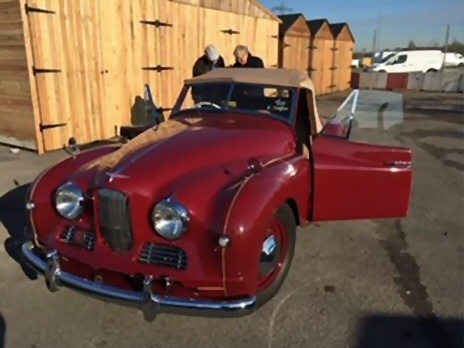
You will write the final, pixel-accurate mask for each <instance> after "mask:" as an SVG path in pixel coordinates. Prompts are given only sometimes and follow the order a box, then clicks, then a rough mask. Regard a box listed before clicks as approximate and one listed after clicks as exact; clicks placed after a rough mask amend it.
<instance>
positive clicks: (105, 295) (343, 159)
mask: <svg viewBox="0 0 464 348" xmlns="http://www.w3.org/2000/svg"><path fill="white" fill-rule="evenodd" d="M314 95H315V93H314V88H313V84H312V82H311V80H310V79H309V78H308V76H307V73H305V72H301V71H296V70H283V69H230V68H225V69H215V70H213V71H211V72H209V73H207V74H205V75H203V76H199V77H196V78H193V79H190V80H187V81H186V82H185V86H184V87H183V89H182V90H181V92H180V95H179V98H178V101H177V103H176V105H175V106H174V108H173V111H172V114H171V116H170V118H169V119H168V120H167V121H165V122H163V123H161V124H160V125H158V126H156V127H153V128H152V129H149V130H146V131H145V132H143V133H142V134H140V135H138V136H137V137H135V138H134V139H132V140H130V141H129V142H128V143H126V144H123V145H121V144H118V145H109V146H102V147H98V148H94V149H91V150H87V151H82V152H79V153H74V154H73V156H71V157H69V158H67V159H65V160H64V161H62V162H61V163H59V164H57V165H55V166H53V167H51V168H50V169H47V170H46V171H45V172H44V173H42V174H41V175H40V176H39V177H38V178H37V179H36V180H35V181H34V182H33V183H32V184H31V187H30V191H29V193H28V196H27V202H26V207H27V209H28V211H29V214H30V220H31V224H32V229H33V231H32V233H31V238H30V241H28V242H26V243H25V244H24V245H23V246H22V254H23V257H24V259H25V261H26V262H27V264H28V265H30V267H32V268H33V269H34V270H35V271H36V272H37V273H38V274H41V275H44V277H45V281H46V285H47V287H48V289H49V290H50V291H52V292H54V291H57V290H59V289H60V288H61V287H68V288H71V289H73V290H77V291H80V292H83V293H85V294H87V295H91V296H94V297H97V298H100V299H103V300H107V301H113V302H117V303H120V304H124V305H127V306H134V307H138V308H141V309H142V311H143V313H144V314H145V318H146V319H147V320H153V319H154V318H155V315H156V314H157V313H160V312H175V313H185V314H193V315H196V314H199V315H213V316H214V315H218V316H241V315H245V314H248V313H250V312H252V311H253V310H255V309H256V308H259V307H260V306H262V305H264V304H265V303H266V302H267V301H269V300H270V299H271V298H273V296H274V295H275V294H276V293H277V292H278V290H279V288H280V287H281V285H282V283H283V282H284V279H285V277H286V275H287V273H288V271H289V268H290V265H291V263H292V259H293V254H294V250H295V243H296V229H297V227H298V226H306V225H308V224H309V223H311V222H323V221H333V220H350V219H374V218H399V217H404V216H406V215H407V212H408V208H409V203H410V195H411V186H412V172H411V151H410V150H409V149H406V148H397V147H390V146H380V145H372V144H365V143H360V142H354V141H352V140H351V139H350V137H351V135H350V134H351V133H352V128H353V119H354V117H353V110H354V109H355V106H356V104H357V99H358V95H359V91H354V92H353V93H352V94H351V95H350V97H349V98H348V100H347V101H346V102H345V103H344V104H343V106H342V107H341V108H340V110H339V112H338V113H337V114H336V115H335V117H334V118H333V120H332V121H330V122H328V123H326V125H325V126H324V127H322V125H321V122H320V120H319V116H318V112H317V108H316V100H315V97H314ZM192 96H194V97H193V98H192ZM192 99H194V100H192ZM343 110H348V112H347V113H346V115H344V116H343V115H341V114H342V113H343Z"/></svg>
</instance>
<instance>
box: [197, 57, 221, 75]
mask: <svg viewBox="0 0 464 348" xmlns="http://www.w3.org/2000/svg"><path fill="white" fill-rule="evenodd" d="M213 67H214V68H224V67H225V64H224V58H222V57H221V56H219V59H218V60H217V61H216V64H213V62H211V61H210V60H209V59H208V58H207V57H206V56H201V57H200V58H198V59H197V61H196V62H195V64H194V65H193V72H192V74H193V77H196V76H200V75H203V74H206V73H207V72H210V71H211V70H213Z"/></svg>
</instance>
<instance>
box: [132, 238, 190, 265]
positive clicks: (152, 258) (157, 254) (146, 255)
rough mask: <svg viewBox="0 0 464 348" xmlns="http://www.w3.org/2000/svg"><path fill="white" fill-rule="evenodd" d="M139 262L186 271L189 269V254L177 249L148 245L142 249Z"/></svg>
mask: <svg viewBox="0 0 464 348" xmlns="http://www.w3.org/2000/svg"><path fill="white" fill-rule="evenodd" d="M139 262H142V263H147V264H150V265H156V266H162V267H167V268H174V269H178V270H184V269H186V268H187V254H186V253H185V251H184V250H182V249H180V248H177V247H173V246H167V245H159V244H154V243H148V244H146V245H145V246H144V247H143V248H142V252H141V253H140V256H139Z"/></svg>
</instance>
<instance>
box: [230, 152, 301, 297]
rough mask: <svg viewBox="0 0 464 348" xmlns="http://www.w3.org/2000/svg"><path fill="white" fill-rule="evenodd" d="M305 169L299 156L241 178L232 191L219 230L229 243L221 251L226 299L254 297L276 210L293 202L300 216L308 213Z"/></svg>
mask: <svg viewBox="0 0 464 348" xmlns="http://www.w3.org/2000/svg"><path fill="white" fill-rule="evenodd" d="M308 167H309V164H308V161H307V160H306V159H304V158H303V157H296V158H292V159H289V160H286V161H279V162H278V163H274V164H270V165H268V166H265V168H264V169H263V170H262V172H260V173H257V174H254V175H251V176H249V177H247V178H245V179H244V180H243V182H242V183H241V185H240V187H239V188H238V190H237V191H236V193H235V196H234V197H233V199H232V201H231V204H230V207H229V211H228V213H227V216H226V219H225V222H224V230H223V235H224V236H227V237H229V238H230V241H231V243H230V246H228V247H226V248H224V249H223V267H224V268H223V275H224V288H225V290H226V293H227V294H228V295H229V296H234V295H244V294H255V292H256V288H257V279H258V272H259V258H260V255H261V249H262V244H263V242H264V238H265V233H266V230H267V228H268V226H270V224H271V222H272V219H273V216H274V214H275V213H276V212H277V210H278V209H279V207H281V206H282V205H283V204H285V203H286V202H288V201H289V200H294V201H295V202H296V206H297V207H298V211H299V212H300V215H301V213H304V212H307V211H308V192H309V175H308ZM303 215H304V214H303Z"/></svg>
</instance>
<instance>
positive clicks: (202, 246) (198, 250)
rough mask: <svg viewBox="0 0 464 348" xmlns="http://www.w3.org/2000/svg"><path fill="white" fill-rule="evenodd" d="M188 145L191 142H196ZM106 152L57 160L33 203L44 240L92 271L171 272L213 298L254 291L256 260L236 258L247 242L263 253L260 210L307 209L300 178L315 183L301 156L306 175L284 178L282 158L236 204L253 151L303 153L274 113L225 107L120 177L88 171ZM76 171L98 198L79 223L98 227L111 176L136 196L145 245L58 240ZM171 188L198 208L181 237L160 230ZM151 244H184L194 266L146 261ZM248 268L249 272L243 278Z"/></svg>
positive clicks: (261, 154) (138, 230)
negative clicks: (158, 208)
mask: <svg viewBox="0 0 464 348" xmlns="http://www.w3.org/2000/svg"><path fill="white" fill-rule="evenodd" d="M185 144H188V149H186V148H185ZM187 150H188V151H187ZM107 152H108V150H107ZM104 153H106V152H105V151H104V150H96V152H95V155H93V153H92V152H90V153H87V154H83V155H80V156H78V157H77V159H76V160H72V159H69V160H66V161H65V162H63V163H61V164H59V165H57V166H56V167H54V168H53V171H52V172H49V173H48V174H47V175H46V178H45V179H44V178H42V179H41V180H40V181H39V182H38V184H37V186H36V188H35V189H34V193H33V196H32V200H33V201H34V202H40V208H39V209H37V210H35V211H34V213H33V220H34V225H35V228H36V231H37V235H38V239H39V240H40V241H42V242H43V243H44V244H46V245H47V246H48V247H50V248H53V249H56V250H57V251H58V252H59V253H60V254H61V255H63V256H64V257H66V258H67V259H69V260H71V261H72V260H78V261H79V263H82V264H85V265H87V266H90V268H89V271H88V272H87V273H88V274H87V275H86V278H92V277H93V276H94V275H95V274H98V275H102V273H101V272H104V271H103V270H107V271H110V272H114V273H116V274H118V273H119V274H124V275H134V274H148V275H153V277H154V278H155V279H156V278H160V277H161V276H169V277H170V278H172V279H173V280H175V281H178V282H180V283H181V284H182V285H183V286H184V287H187V288H191V289H198V288H199V289H204V290H203V293H204V294H205V296H219V297H223V296H224V294H225V293H228V294H229V295H234V296H240V295H247V294H250V293H252V291H253V290H254V289H255V286H256V284H255V279H253V280H251V279H250V278H249V277H248V273H247V272H248V271H249V270H248V268H249V266H248V265H247V264H246V263H244V262H242V261H239V260H240V259H239V258H236V256H235V255H236V253H237V251H238V250H240V249H241V248H245V249H247V248H248V249H250V250H252V249H254V255H253V256H254V257H255V258H258V257H259V252H260V248H259V247H258V246H259V245H260V243H259V242H258V240H259V238H260V237H261V234H260V233H259V229H262V227H263V226H264V223H265V221H266V220H262V219H257V216H259V215H262V214H263V213H265V215H267V212H272V211H274V210H275V209H276V208H277V207H278V205H277V204H282V203H284V202H285V200H286V199H293V200H295V201H296V202H297V204H298V205H299V206H300V207H301V208H302V210H301V212H303V214H304V213H305V212H306V211H307V204H308V196H307V194H305V192H307V189H306V190H301V185H302V184H305V185H306V188H308V180H307V178H308V175H307V168H308V164H307V161H306V160H304V159H303V157H302V156H298V158H299V163H296V164H295V165H296V166H297V168H296V173H297V174H298V175H295V176H294V177H292V178H290V177H289V180H287V179H285V180H283V178H284V177H285V175H283V174H284V172H285V170H288V165H287V164H285V163H283V162H280V163H275V164H271V165H270V168H269V169H268V168H264V169H263V172H262V173H260V174H256V175H255V176H254V177H253V178H252V179H251V180H250V182H249V183H248V185H246V187H245V190H243V192H241V194H240V195H238V197H239V199H238V200H236V203H234V204H233V207H231V206H232V201H233V200H234V198H235V197H236V196H237V194H238V193H237V191H238V190H239V188H240V187H241V183H243V181H244V180H247V179H246V176H245V173H246V171H247V167H248V166H249V161H250V159H251V158H256V159H259V160H260V162H261V163H264V164H267V163H271V162H272V160H274V159H279V158H292V157H295V155H294V154H295V139H294V132H293V130H292V129H291V127H290V126H289V125H287V124H285V123H283V122H281V121H277V120H273V119H271V118H264V117H250V116H248V115H237V114H222V115H221V116H220V117H217V116H214V115H205V116H204V118H203V120H202V121H201V122H200V123H198V124H197V125H196V126H195V127H191V128H190V129H188V130H186V131H184V132H182V133H179V134H177V135H175V136H173V137H171V138H169V139H167V140H165V141H163V142H160V143H157V144H153V145H150V146H148V147H146V148H143V149H141V150H139V151H138V152H137V153H134V154H133V155H131V156H130V157H129V158H128V159H126V160H124V161H122V162H121V163H120V164H118V165H117V166H116V167H115V168H113V169H112V172H118V173H120V174H122V176H121V177H117V178H115V179H114V180H112V181H111V182H109V181H108V178H107V177H106V176H105V173H102V172H98V171H97V170H96V169H95V168H94V169H89V170H79V169H80V168H81V167H83V165H84V164H86V163H88V162H90V161H91V160H93V159H94V158H96V157H98V156H100V155H103V154H104ZM98 176H100V177H106V180H101V178H100V179H98V180H96V179H97V177H98ZM70 178H71V179H72V180H74V181H75V182H77V183H78V184H79V185H80V186H81V187H82V188H84V189H85V190H86V191H88V192H89V195H90V196H91V197H92V198H93V200H92V204H89V208H88V210H87V211H86V214H85V215H84V217H83V218H81V219H79V220H78V221H75V222H72V224H73V225H74V226H76V227H78V228H80V229H83V230H93V231H96V232H97V234H98V233H99V226H98V221H97V218H96V217H97V216H98V211H97V209H98V195H97V194H96V193H95V191H94V190H95V189H94V188H92V185H93V184H94V182H100V183H102V185H100V187H98V188H102V187H105V188H111V189H115V190H118V191H121V192H124V193H126V194H128V195H129V196H130V197H131V208H132V217H133V224H134V231H135V236H134V237H135V245H136V246H137V247H136V248H134V250H132V251H131V252H130V253H128V254H124V255H120V254H115V253H114V252H113V251H111V250H110V249H109V248H108V247H107V246H106V244H105V243H104V241H103V239H102V238H98V241H97V243H98V247H97V248H96V249H95V251H94V252H87V251H83V250H80V249H78V248H75V247H73V246H70V245H66V244H64V243H61V242H59V240H58V239H57V236H58V235H59V233H60V232H61V231H63V230H64V229H66V227H68V226H69V225H70V224H71V223H70V222H69V221H67V220H65V219H63V218H61V217H60V216H59V215H58V214H57V213H56V212H55V210H54V208H53V203H52V198H53V193H54V191H55V190H56V188H57V187H59V186H60V185H61V184H63V183H64V182H66V181H67V180H69V179H70ZM290 179H291V180H290ZM258 190H259V191H258ZM170 195H174V196H175V197H176V199H177V200H178V201H180V202H181V203H182V204H184V205H185V206H186V207H188V209H189V211H190V213H191V221H190V224H189V231H188V233H187V234H186V235H185V236H184V237H182V239H180V240H178V241H169V240H166V239H163V238H162V237H160V236H159V235H158V234H157V233H156V232H155V231H154V230H153V227H152V225H151V221H150V214H151V211H152V209H153V207H154V204H155V203H157V202H159V201H161V200H163V199H165V198H167V197H169V196H170ZM244 199H245V200H244ZM247 200H248V203H247ZM250 203H251V204H255V206H256V209H250V205H249V204H250ZM229 207H231V208H229ZM263 209H265V212H263ZM228 214H229V215H230V218H229V223H228V229H230V231H228V232H227V233H229V234H231V235H233V236H234V237H233V238H234V245H235V247H234V248H233V250H234V252H231V256H233V258H232V257H228V258H227V261H226V264H225V265H223V255H222V251H221V249H220V248H219V247H218V244H217V240H218V237H219V236H220V235H221V234H222V233H223V232H224V224H225V219H226V217H227V216H228ZM271 216H272V215H271ZM306 218H307V217H306ZM239 226H246V227H247V228H248V229H249V230H248V231H247V234H246V237H245V236H242V235H241V234H240V233H238V234H237V232H236V231H239V230H240V229H239ZM251 229H252V230H251ZM236 234H237V238H235V235H236ZM235 239H236V241H235ZM148 242H154V243H159V244H164V245H181V246H182V249H184V250H185V251H186V253H187V255H188V257H189V267H188V269H187V270H185V271H183V270H175V269H163V268H160V267H154V266H150V265H145V264H140V263H138V262H137V256H138V255H139V253H140V249H141V247H142V246H143V245H144V244H146V243H148ZM71 261H70V262H69V264H65V265H63V269H66V268H71V270H70V272H74V273H75V272H77V270H78V269H79V268H82V265H80V264H79V265H78V264H77V263H76V264H74V263H73V262H71ZM235 263H237V265H235ZM81 271H82V270H81ZM240 271H241V272H242V273H243V276H240V275H238V272H240ZM245 276H246V278H245ZM121 279H122V278H121ZM122 282H124V281H122ZM126 285H127V286H129V284H126ZM225 287H230V288H231V291H229V292H227V289H225ZM200 293H201V291H200Z"/></svg>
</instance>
